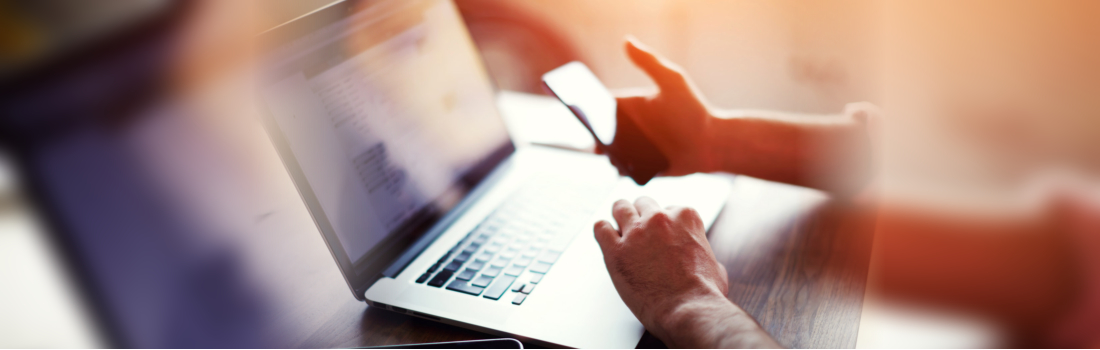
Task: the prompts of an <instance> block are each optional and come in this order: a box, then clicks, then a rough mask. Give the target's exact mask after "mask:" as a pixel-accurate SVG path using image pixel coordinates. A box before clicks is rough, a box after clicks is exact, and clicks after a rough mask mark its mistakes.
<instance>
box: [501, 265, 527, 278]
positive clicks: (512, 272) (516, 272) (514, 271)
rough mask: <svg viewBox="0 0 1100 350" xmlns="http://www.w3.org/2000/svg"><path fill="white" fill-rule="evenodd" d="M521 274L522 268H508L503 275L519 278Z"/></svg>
mask: <svg viewBox="0 0 1100 350" xmlns="http://www.w3.org/2000/svg"><path fill="white" fill-rule="evenodd" d="M521 273H523V266H509V267H508V268H507V269H504V274H505V275H509V276H519V274H521Z"/></svg>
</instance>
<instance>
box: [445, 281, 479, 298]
mask: <svg viewBox="0 0 1100 350" xmlns="http://www.w3.org/2000/svg"><path fill="white" fill-rule="evenodd" d="M447 290H453V291H456V292H463V293H466V294H469V295H473V296H477V295H478V294H481V291H483V290H485V288H482V287H478V286H471V285H469V284H467V283H466V281H459V280H454V282H451V284H448V285H447Z"/></svg>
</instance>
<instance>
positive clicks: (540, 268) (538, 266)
mask: <svg viewBox="0 0 1100 350" xmlns="http://www.w3.org/2000/svg"><path fill="white" fill-rule="evenodd" d="M547 271H550V264H547V263H545V262H542V261H540V262H537V263H535V264H534V265H532V266H531V272H537V273H546V272H547Z"/></svg>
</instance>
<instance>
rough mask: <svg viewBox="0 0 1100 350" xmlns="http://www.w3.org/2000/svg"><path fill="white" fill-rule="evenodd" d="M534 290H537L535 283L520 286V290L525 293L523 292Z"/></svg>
mask: <svg viewBox="0 0 1100 350" xmlns="http://www.w3.org/2000/svg"><path fill="white" fill-rule="evenodd" d="M534 291H535V285H534V284H528V285H526V286H523V288H520V290H519V292H520V293H523V294H531V292H534Z"/></svg>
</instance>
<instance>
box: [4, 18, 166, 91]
mask: <svg viewBox="0 0 1100 350" xmlns="http://www.w3.org/2000/svg"><path fill="white" fill-rule="evenodd" d="M170 7H172V6H171V2H169V1H167V0H103V1H81V0H39V1H26V0H14V1H0V79H4V78H8V77H10V76H11V75H13V74H16V73H18V72H19V71H22V70H26V69H29V68H32V67H34V66H37V65H40V64H42V63H45V62H48V61H51V60H55V59H59V58H61V57H63V56H66V55H68V54H72V53H73V51H77V50H79V49H82V48H85V47H89V46H95V44H96V43H97V42H100V41H103V40H104V39H106V38H108V37H111V36H112V35H114V34H117V33H118V32H119V31H121V30H124V29H126V28H129V27H133V26H135V25H137V24H139V23H140V22H143V21H146V20H149V19H150V18H153V17H156V16H157V15H158V14H160V13H163V12H164V11H165V10H166V9H168V8H170Z"/></svg>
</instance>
